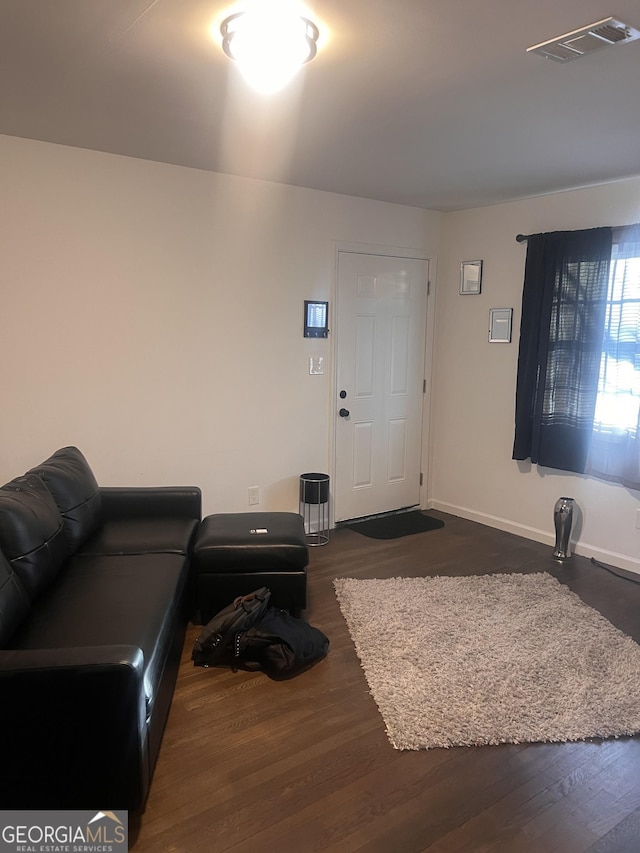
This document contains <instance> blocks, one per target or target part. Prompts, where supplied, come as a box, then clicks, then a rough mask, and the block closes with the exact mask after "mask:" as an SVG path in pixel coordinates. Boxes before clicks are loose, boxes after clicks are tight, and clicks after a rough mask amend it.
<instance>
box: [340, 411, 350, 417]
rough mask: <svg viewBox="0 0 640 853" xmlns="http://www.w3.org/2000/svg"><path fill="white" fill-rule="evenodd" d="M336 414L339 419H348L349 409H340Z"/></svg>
mask: <svg viewBox="0 0 640 853" xmlns="http://www.w3.org/2000/svg"><path fill="white" fill-rule="evenodd" d="M338 414H339V415H340V417H341V418H348V417H349V409H340V411H339V412H338Z"/></svg>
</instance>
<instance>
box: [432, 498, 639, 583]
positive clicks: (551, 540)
mask: <svg viewBox="0 0 640 853" xmlns="http://www.w3.org/2000/svg"><path fill="white" fill-rule="evenodd" d="M427 508H428V509H438V510H440V512H448V513H449V514H450V515H457V516H458V517H460V518H466V519H468V520H469V521H477V522H478V524H484V525H485V526H486V527H495V528H496V529H497V530H504V531H505V532H506V533H513V534H515V535H516V536H522V537H524V538H525V539H532V540H533V541H534V542H542V543H543V544H545V545H550V546H551V547H552V548H553V546H554V545H555V535H554V534H553V533H548V532H547V531H545V530H538V529H537V528H536V527H529V526H528V525H527V524H518V523H517V522H514V521H509V520H508V519H506V518H500V517H499V516H496V515H489V514H488V513H484V512H476V510H473V509H469V508H468V507H464V506H457V505H455V504H448V503H444V502H443V501H433V500H432V501H429V504H428V507H427ZM572 546H573V550H574V553H576V554H579V555H580V556H581V557H593V558H594V559H596V560H598V561H599V562H601V563H606V564H607V565H609V566H613V567H615V568H617V569H625V570H626V571H629V572H635V573H636V574H640V560H636V559H634V558H633V557H629V556H628V555H627V554H618V553H617V552H616V551H606V550H605V549H603V548H597V547H596V546H595V545H589V544H588V543H587V542H574V543H572Z"/></svg>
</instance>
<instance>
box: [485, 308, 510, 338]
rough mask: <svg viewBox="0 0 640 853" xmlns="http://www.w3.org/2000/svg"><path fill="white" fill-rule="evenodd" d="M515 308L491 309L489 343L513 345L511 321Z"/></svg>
mask: <svg viewBox="0 0 640 853" xmlns="http://www.w3.org/2000/svg"><path fill="white" fill-rule="evenodd" d="M512 317H513V308H491V309H490V310H489V343H490V344H510V343H511V319H512Z"/></svg>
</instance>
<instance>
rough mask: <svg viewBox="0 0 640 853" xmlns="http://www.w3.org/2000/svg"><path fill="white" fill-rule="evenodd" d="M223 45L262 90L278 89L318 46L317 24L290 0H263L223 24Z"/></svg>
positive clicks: (252, 83)
mask: <svg viewBox="0 0 640 853" xmlns="http://www.w3.org/2000/svg"><path fill="white" fill-rule="evenodd" d="M220 32H221V33H222V49H223V50H224V52H225V53H226V54H227V56H228V57H229V58H230V59H233V60H234V61H235V62H237V63H238V66H239V68H240V71H241V72H242V74H243V76H244V78H245V79H246V80H247V82H248V83H249V84H250V85H251V86H252V87H253V88H254V89H257V90H258V91H259V92H263V93H266V94H269V93H272V92H276V91H277V90H278V89H281V88H282V87H283V86H285V85H286V84H287V83H288V82H289V80H291V78H292V77H293V76H294V75H295V73H296V71H298V69H299V68H300V66H302V65H304V64H305V63H307V62H310V61H311V60H312V59H313V58H314V56H315V55H316V53H317V50H318V37H319V35H320V33H319V31H318V27H317V26H316V25H315V24H314V23H313V21H310V20H309V19H308V18H304V17H303V16H302V15H300V14H299V13H298V12H297V11H296V9H295V7H293V6H292V4H291V3H287V2H268V0H261V2H255V3H253V5H251V6H250V7H249V8H248V9H247V11H246V12H236V13H235V14H234V15H230V16H229V17H228V18H225V19H224V21H223V22H222V24H221V25H220Z"/></svg>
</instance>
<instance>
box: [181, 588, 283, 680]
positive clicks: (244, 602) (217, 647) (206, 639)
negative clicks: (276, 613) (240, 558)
mask: <svg viewBox="0 0 640 853" xmlns="http://www.w3.org/2000/svg"><path fill="white" fill-rule="evenodd" d="M270 598H271V592H270V590H268V589H267V588H266V586H263V587H260V589H257V590H256V591H255V592H251V593H249V595H240V596H238V598H236V599H235V600H234V601H233V602H232V603H231V604H230V605H229V606H228V607H225V608H224V610H221V611H220V612H219V613H216V615H215V616H214V617H213V619H211V620H210V621H209V622H207V624H206V625H205V627H204V628H203V629H202V631H200V633H199V634H198V637H197V639H196V640H195V642H194V644H193V651H192V652H191V660H192V661H193V663H194V666H219V665H221V664H233V662H234V660H235V658H236V654H235V652H236V648H235V645H236V639H237V637H238V636H239V635H240V634H241V632H244V631H247V630H248V629H249V628H251V627H252V626H253V625H254V624H255V623H256V622H257V621H258V620H259V619H261V618H262V616H264V614H265V613H266V612H267V607H268V606H269V599H270Z"/></svg>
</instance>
